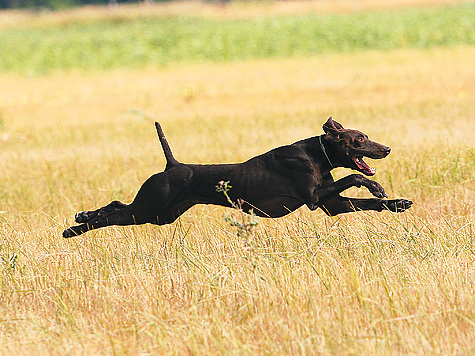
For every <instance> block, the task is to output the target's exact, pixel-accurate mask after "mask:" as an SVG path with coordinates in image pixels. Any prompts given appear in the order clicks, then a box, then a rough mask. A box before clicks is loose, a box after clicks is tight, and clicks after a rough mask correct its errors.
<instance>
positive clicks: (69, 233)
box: [63, 227, 77, 239]
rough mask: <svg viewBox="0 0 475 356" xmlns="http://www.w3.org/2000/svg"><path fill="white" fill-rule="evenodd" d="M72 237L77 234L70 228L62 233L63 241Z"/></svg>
mask: <svg viewBox="0 0 475 356" xmlns="http://www.w3.org/2000/svg"><path fill="white" fill-rule="evenodd" d="M74 236H77V234H76V233H75V232H74V230H73V229H71V228H70V227H68V228H67V229H66V230H64V231H63V237H64V238H65V239H68V238H70V237H74Z"/></svg>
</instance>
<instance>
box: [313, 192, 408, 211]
mask: <svg viewBox="0 0 475 356" xmlns="http://www.w3.org/2000/svg"><path fill="white" fill-rule="evenodd" d="M411 206H412V201H410V200H406V199H391V200H385V199H374V198H373V199H357V198H347V197H342V196H340V195H336V196H333V197H329V198H327V199H325V200H324V201H322V203H321V204H320V208H322V209H323V211H325V213H326V214H327V215H330V216H335V215H338V214H342V213H351V212H355V211H358V210H374V211H383V210H389V211H392V212H395V213H402V212H403V211H405V210H407V209H409V208H410V207H411Z"/></svg>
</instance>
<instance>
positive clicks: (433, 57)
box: [0, 47, 475, 355]
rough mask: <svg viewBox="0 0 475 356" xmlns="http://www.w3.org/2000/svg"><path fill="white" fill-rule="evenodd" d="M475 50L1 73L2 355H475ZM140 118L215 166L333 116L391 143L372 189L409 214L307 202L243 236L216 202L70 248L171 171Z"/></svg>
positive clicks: (179, 151)
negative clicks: (114, 208)
mask: <svg viewBox="0 0 475 356" xmlns="http://www.w3.org/2000/svg"><path fill="white" fill-rule="evenodd" d="M474 55H475V53H474V49H473V48H472V47H457V48H451V49H433V50H428V51H417V50H404V51H391V52H385V53H381V52H366V53H361V54H353V55H349V54H346V55H325V56H318V57H314V58H310V59H289V60H265V61H249V62H244V63H232V64H221V65H220V64H215V65H211V64H210V65H183V66H180V67H169V68H165V69H161V70H159V69H154V68H148V69H138V70H126V69H124V70H115V71H110V72H106V73H102V74H100V73H87V72H82V71H77V72H74V71H72V72H67V73H60V74H55V75H50V76H44V77H36V78H25V77H22V76H18V75H14V74H8V75H6V74H5V75H0V82H1V83H2V85H0V98H2V99H1V100H2V101H1V106H0V140H1V142H0V145H1V150H0V172H1V180H0V201H1V207H0V210H1V214H0V257H1V260H0V315H1V316H0V353H2V354H7V353H13V352H15V353H19V354H38V353H49V354H65V353H68V354H72V355H76V354H77V355H81V354H444V355H447V354H470V353H474V352H475V350H474V346H473V345H475V297H474V295H475V293H474V292H475V284H474V277H475V276H474V268H473V261H474V251H475V246H474V245H473V244H474V237H475V235H474V226H473V221H474V209H473V208H474V195H473V189H474V185H473V177H474V167H475V164H474V141H473V132H474V125H475V120H474V116H473V112H474V100H473V98H474V95H473V94H474V92H473V81H474V79H475V73H474V69H473V68H474V67H473V65H472V61H471V58H473V57H474ZM140 113H146V114H148V115H151V116H153V117H154V118H155V119H156V120H158V121H160V122H161V123H162V125H163V127H164V130H165V133H166V135H167V137H168V139H169V142H170V144H171V146H172V148H173V150H174V153H175V155H176V157H177V158H178V159H179V160H181V161H183V162H201V163H217V162H232V161H241V160H244V159H247V158H249V157H251V156H253V155H256V154H259V153H262V152H264V151H266V150H268V149H271V148H273V147H275V146H277V145H282V144H287V143H290V142H293V141H295V140H298V139H301V138H305V137H308V136H311V135H316V134H320V133H321V125H322V123H323V122H324V121H325V120H326V119H327V117H328V116H330V115H333V116H334V117H335V119H336V120H338V121H340V122H341V123H343V124H344V125H345V126H348V127H355V128H359V129H361V130H362V131H364V132H366V133H368V134H369V135H370V137H371V138H372V139H375V140H376V141H379V142H382V143H386V144H388V145H390V146H391V147H392V148H393V152H392V153H391V155H389V156H388V157H387V158H386V159H385V160H382V161H374V162H372V165H373V166H376V168H377V174H376V176H375V179H377V180H378V181H379V182H380V183H381V184H382V185H383V186H384V187H385V188H386V190H387V192H388V194H389V195H390V197H406V198H410V199H412V200H414V203H415V204H414V206H413V208H411V210H409V211H408V212H407V213H404V214H399V215H396V214H391V213H387V212H383V213H355V214H348V215H345V216H340V217H335V218H328V217H326V216H325V215H324V214H323V213H322V212H310V211H308V210H307V209H306V208H302V209H300V210H298V211H297V212H295V213H293V214H291V215H289V216H287V217H285V218H281V219H276V220H265V219H260V220H259V226H258V227H257V229H256V230H255V234H254V235H253V236H252V238H251V239H250V240H249V243H248V244H244V241H243V239H242V238H239V237H237V236H236V231H235V229H234V228H232V227H231V226H229V225H228V223H227V222H225V221H224V218H223V213H225V212H226V213H228V214H232V213H233V212H231V211H229V210H226V209H224V208H220V207H213V206H197V207H194V208H192V209H191V210H190V211H189V212H187V213H186V214H184V215H183V216H182V218H181V219H180V220H179V221H178V222H176V223H174V224H172V225H168V226H164V227H155V226H149V225H147V226H140V227H121V228H115V227H111V228H105V229H102V230H99V231H94V232H90V233H87V234H85V235H83V236H81V237H78V238H73V239H69V240H63V239H62V238H61V237H60V236H61V232H62V230H63V228H64V227H65V226H67V225H68V224H71V223H72V216H73V214H74V213H75V212H76V211H79V210H83V209H87V208H92V207H97V206H102V205H104V204H106V203H108V202H110V201H111V200H112V199H121V200H123V201H125V202H128V201H130V200H131V199H132V198H133V196H134V194H135V192H136V191H137V189H138V187H139V186H140V184H141V183H142V182H143V181H144V180H145V179H146V178H147V177H148V176H149V175H151V174H152V173H155V172H157V171H159V170H161V169H162V168H163V166H164V158H163V155H162V153H161V149H160V148H159V144H158V141H157V139H156V136H155V132H154V128H153V125H152V123H151V122H149V121H147V120H145V119H144V118H143V115H141V114H140ZM347 173H348V172H347V171H346V170H339V171H338V172H336V176H341V175H343V174H347ZM348 194H351V195H353V196H368V193H367V192H365V191H364V190H356V189H354V190H351V191H350V192H349V193H348Z"/></svg>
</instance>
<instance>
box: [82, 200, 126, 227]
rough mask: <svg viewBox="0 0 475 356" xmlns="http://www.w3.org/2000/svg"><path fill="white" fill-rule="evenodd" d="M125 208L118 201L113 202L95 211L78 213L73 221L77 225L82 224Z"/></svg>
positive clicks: (124, 205)
mask: <svg viewBox="0 0 475 356" xmlns="http://www.w3.org/2000/svg"><path fill="white" fill-rule="evenodd" d="M126 206H127V204H124V203H122V202H120V201H118V200H114V201H113V202H112V203H110V204H108V205H106V206H103V207H102V208H99V209H97V210H85V211H80V212H78V213H76V215H75V216H74V220H75V221H76V222H77V223H79V224H83V223H86V222H88V221H89V220H92V219H95V218H96V217H98V216H101V215H108V214H110V213H112V212H114V211H117V210H120V209H123V208H125V207H126Z"/></svg>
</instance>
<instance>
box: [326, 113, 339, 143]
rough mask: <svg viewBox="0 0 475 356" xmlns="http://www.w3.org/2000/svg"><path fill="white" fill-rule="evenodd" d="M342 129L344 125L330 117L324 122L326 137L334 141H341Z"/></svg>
mask: <svg viewBox="0 0 475 356" xmlns="http://www.w3.org/2000/svg"><path fill="white" fill-rule="evenodd" d="M341 130H343V126H342V125H341V124H340V123H338V122H336V121H335V120H333V118H332V117H331V116H330V118H329V119H328V120H327V122H325V123H324V124H323V131H325V133H326V137H327V138H328V139H330V140H332V141H339V140H340V134H341Z"/></svg>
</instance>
